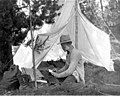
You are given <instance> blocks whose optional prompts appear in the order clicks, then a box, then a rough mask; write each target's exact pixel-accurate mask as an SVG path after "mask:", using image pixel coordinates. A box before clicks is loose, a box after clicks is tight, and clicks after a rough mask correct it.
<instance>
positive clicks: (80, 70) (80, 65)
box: [66, 48, 85, 83]
mask: <svg viewBox="0 0 120 96" xmlns="http://www.w3.org/2000/svg"><path fill="white" fill-rule="evenodd" d="M66 62H67V64H69V68H68V69H67V70H68V71H71V72H70V73H72V75H73V76H75V78H76V80H77V82H80V79H81V80H82V81H83V82H84V83H85V80H84V62H82V56H81V54H80V52H79V50H77V49H75V48H73V49H72V51H71V52H70V53H69V54H67V55H66Z"/></svg>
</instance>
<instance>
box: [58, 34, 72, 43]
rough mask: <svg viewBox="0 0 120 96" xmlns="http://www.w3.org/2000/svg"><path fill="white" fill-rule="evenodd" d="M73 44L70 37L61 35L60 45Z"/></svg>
mask: <svg viewBox="0 0 120 96" xmlns="http://www.w3.org/2000/svg"><path fill="white" fill-rule="evenodd" d="M67 42H72V40H71V39H70V36H69V35H61V37H60V42H59V43H58V44H62V43H67Z"/></svg>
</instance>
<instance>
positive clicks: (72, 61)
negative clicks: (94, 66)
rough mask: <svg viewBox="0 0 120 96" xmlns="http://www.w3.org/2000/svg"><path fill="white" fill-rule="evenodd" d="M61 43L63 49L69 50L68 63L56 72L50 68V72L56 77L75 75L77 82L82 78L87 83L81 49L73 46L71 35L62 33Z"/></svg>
mask: <svg viewBox="0 0 120 96" xmlns="http://www.w3.org/2000/svg"><path fill="white" fill-rule="evenodd" d="M59 44H61V47H62V49H63V50H64V51H65V52H67V55H66V64H65V66H64V67H63V68H62V69H60V70H57V71H56V72H54V71H53V70H49V72H50V73H51V74H52V75H53V76H55V77H56V78H65V77H66V78H70V77H72V78H73V77H74V78H76V80H77V82H80V80H81V81H82V82H83V84H85V80H84V64H83V63H82V56H81V54H80V52H79V50H77V49H75V48H74V47H73V45H72V41H71V39H70V37H69V35H61V37H60V43H59Z"/></svg>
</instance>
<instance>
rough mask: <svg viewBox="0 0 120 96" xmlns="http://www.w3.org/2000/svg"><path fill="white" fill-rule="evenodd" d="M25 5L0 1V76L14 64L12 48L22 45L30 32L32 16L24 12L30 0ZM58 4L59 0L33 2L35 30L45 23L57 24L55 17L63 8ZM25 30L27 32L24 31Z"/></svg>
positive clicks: (10, 1) (7, 0) (14, 0)
mask: <svg viewBox="0 0 120 96" xmlns="http://www.w3.org/2000/svg"><path fill="white" fill-rule="evenodd" d="M25 3H26V4H23V6H22V7H21V6H18V5H17V0H0V62H1V63H0V70H1V71H0V76H2V74H3V73H4V71H6V70H8V69H9V67H10V65H11V64H13V60H12V48H11V46H12V45H18V44H19V43H21V42H22V41H23V39H24V38H25V37H26V34H27V32H28V31H29V30H30V16H29V15H26V14H25V12H24V11H22V9H23V8H27V7H28V5H29V0H25ZM57 3H58V0H33V4H32V6H31V7H32V9H31V12H32V25H33V29H35V28H36V27H37V26H42V24H43V21H45V22H46V23H54V22H55V21H54V17H55V16H57V15H59V13H57V12H56V11H57V10H59V9H60V8H61V6H59V5H58V4H57ZM40 10H41V13H40V14H38V13H39V12H40ZM23 28H24V29H26V30H25V31H23V30H22V29H23Z"/></svg>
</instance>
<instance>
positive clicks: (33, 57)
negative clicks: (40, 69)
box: [29, 1, 37, 89]
mask: <svg viewBox="0 0 120 96" xmlns="http://www.w3.org/2000/svg"><path fill="white" fill-rule="evenodd" d="M29 15H30V33H31V43H32V62H33V75H34V80H35V89H37V80H36V70H35V54H34V43H33V42H34V38H33V30H32V18H31V15H32V13H31V1H29Z"/></svg>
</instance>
